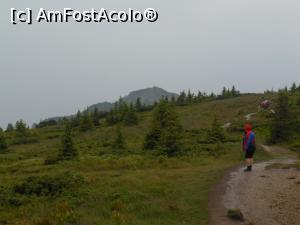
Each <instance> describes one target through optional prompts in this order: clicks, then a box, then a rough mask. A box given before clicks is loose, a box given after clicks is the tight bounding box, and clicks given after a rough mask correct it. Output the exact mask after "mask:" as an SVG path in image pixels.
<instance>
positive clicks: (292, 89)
mask: <svg viewBox="0 0 300 225" xmlns="http://www.w3.org/2000/svg"><path fill="white" fill-rule="evenodd" d="M290 91H291V93H292V94H294V93H295V92H296V91H297V85H296V83H295V82H294V83H293V84H292V86H291V89H290Z"/></svg>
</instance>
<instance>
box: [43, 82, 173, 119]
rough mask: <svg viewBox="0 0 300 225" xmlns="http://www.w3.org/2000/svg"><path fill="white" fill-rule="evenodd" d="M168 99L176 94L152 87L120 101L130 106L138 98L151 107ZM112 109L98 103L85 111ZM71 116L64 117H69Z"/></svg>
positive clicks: (133, 92)
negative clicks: (163, 99)
mask: <svg viewBox="0 0 300 225" xmlns="http://www.w3.org/2000/svg"><path fill="white" fill-rule="evenodd" d="M166 97H167V98H168V99H171V98H172V97H175V98H177V97H178V94H176V93H172V92H168V91H166V90H164V89H162V88H160V87H156V86H154V87H152V88H145V89H140V90H136V91H132V92H130V93H129V94H128V95H127V96H125V97H123V98H122V99H123V100H124V101H125V102H126V103H128V104H130V103H133V104H134V103H135V102H136V100H137V99H138V98H140V100H141V103H142V104H144V105H153V104H154V103H155V102H157V101H159V100H160V99H162V98H166ZM113 107H114V103H112V102H107V101H106V102H100V103H96V104H93V105H91V106H89V107H87V110H89V111H93V110H95V108H97V109H98V110H99V111H106V112H107V111H109V110H111V109H112V108H113ZM71 116H72V115H71ZM71 116H66V117H71ZM62 118H63V117H53V118H49V119H45V120H44V121H49V120H55V121H57V120H60V119H62Z"/></svg>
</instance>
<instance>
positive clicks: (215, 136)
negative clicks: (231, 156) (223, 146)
mask: <svg viewBox="0 0 300 225" xmlns="http://www.w3.org/2000/svg"><path fill="white" fill-rule="evenodd" d="M225 139H226V137H225V132H224V129H223V128H222V127H221V125H220V122H219V120H218V118H217V117H216V116H215V117H214V120H213V122H212V125H211V129H210V130H209V131H208V133H207V141H208V142H209V143H219V142H224V141H225Z"/></svg>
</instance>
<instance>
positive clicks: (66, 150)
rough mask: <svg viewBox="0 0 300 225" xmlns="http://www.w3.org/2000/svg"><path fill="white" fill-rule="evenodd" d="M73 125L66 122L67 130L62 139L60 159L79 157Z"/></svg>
mask: <svg viewBox="0 0 300 225" xmlns="http://www.w3.org/2000/svg"><path fill="white" fill-rule="evenodd" d="M72 132H73V131H72V127H71V124H70V123H69V122H65V131H64V134H63V136H62V139H61V145H62V146H61V149H60V154H59V159H62V160H70V159H74V158H77V157H78V151H77V149H76V147H75V144H74V141H73V137H72Z"/></svg>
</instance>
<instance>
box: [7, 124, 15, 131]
mask: <svg viewBox="0 0 300 225" xmlns="http://www.w3.org/2000/svg"><path fill="white" fill-rule="evenodd" d="M14 130H15V128H14V125H12V124H11V123H9V124H8V125H7V128H6V132H12V131H14Z"/></svg>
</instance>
